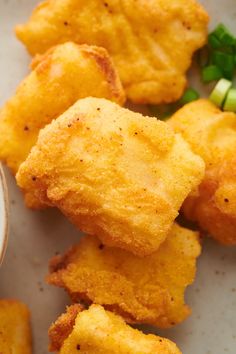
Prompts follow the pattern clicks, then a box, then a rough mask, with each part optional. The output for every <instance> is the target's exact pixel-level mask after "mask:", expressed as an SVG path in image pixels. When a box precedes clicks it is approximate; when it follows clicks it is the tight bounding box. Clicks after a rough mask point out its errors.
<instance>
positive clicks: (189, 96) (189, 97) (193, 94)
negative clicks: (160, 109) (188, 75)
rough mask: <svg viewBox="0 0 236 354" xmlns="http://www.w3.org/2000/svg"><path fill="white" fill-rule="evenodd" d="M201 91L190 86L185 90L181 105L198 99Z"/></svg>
mask: <svg viewBox="0 0 236 354" xmlns="http://www.w3.org/2000/svg"><path fill="white" fill-rule="evenodd" d="M199 97H200V96H199V93H198V92H197V91H195V90H194V89H193V88H189V89H187V90H186V91H185V93H184V94H183V96H182V98H181V99H180V101H179V103H180V104H181V105H185V104H187V103H190V102H192V101H196V100H197V99H198V98H199Z"/></svg>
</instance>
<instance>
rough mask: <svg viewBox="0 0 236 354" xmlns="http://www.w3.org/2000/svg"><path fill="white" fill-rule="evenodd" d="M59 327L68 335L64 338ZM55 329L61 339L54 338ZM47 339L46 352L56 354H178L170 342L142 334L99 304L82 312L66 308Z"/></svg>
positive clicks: (179, 353)
mask: <svg viewBox="0 0 236 354" xmlns="http://www.w3.org/2000/svg"><path fill="white" fill-rule="evenodd" d="M76 311H77V312H78V314H77V316H76V318H74V321H73V322H74V324H72V323H71V322H72V321H71V318H72V317H74V314H73V315H71V312H73V313H75V312H76ZM68 323H69V325H68ZM69 326H71V330H70V332H71V333H70V334H68V328H69ZM63 328H66V335H68V337H67V338H66V339H65V338H64V337H65V335H64V334H63ZM58 329H59V332H60V333H61V336H62V338H60V337H58V335H57V334H58ZM55 334H56V337H54V335H55ZM49 338H50V341H51V345H50V350H51V351H55V350H59V353H60V354H77V353H78V352H80V353H81V354H82V353H84V354H90V353H91V354H94V353H96V354H181V352H180V351H179V349H178V348H177V346H176V345H175V344H174V343H173V342H171V341H170V340H168V339H165V338H162V337H158V336H156V335H153V334H149V335H145V334H144V333H142V332H141V331H139V330H137V329H134V328H132V327H130V326H128V325H127V324H126V323H125V322H124V320H123V319H122V318H121V317H119V316H117V315H115V314H113V313H112V312H110V311H105V310H104V308H103V307H102V306H99V305H92V306H90V308H89V309H88V310H85V311H80V309H79V308H76V307H74V308H73V309H72V310H71V309H70V308H68V310H67V313H66V314H64V315H62V317H60V318H59V319H58V320H57V321H56V322H55V324H54V325H52V326H51V328H50V329H49Z"/></svg>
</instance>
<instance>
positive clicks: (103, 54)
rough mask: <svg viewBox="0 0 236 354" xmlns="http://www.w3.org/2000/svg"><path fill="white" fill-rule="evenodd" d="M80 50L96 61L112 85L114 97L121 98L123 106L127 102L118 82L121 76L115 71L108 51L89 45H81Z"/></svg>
mask: <svg viewBox="0 0 236 354" xmlns="http://www.w3.org/2000/svg"><path fill="white" fill-rule="evenodd" d="M80 48H81V51H83V53H84V54H85V55H86V54H87V55H88V56H90V57H92V58H93V59H94V60H95V61H96V63H97V65H98V66H99V68H100V69H101V71H102V72H103V74H104V76H105V78H106V81H107V82H108V84H109V85H110V89H111V91H112V93H113V95H114V96H115V97H117V98H119V100H120V103H121V104H123V103H124V102H125V94H124V92H122V91H123V90H122V87H121V85H120V83H119V80H118V77H119V76H118V75H119V74H118V72H117V71H116V69H115V64H114V63H113V60H112V58H111V57H110V56H109V54H108V52H107V50H106V49H104V48H102V47H96V46H88V45H81V46H80Z"/></svg>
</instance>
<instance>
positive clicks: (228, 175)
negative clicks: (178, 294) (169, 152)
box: [169, 100, 236, 244]
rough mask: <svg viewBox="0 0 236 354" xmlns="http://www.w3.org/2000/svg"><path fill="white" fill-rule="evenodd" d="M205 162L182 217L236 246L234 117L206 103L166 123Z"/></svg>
mask: <svg viewBox="0 0 236 354" xmlns="http://www.w3.org/2000/svg"><path fill="white" fill-rule="evenodd" d="M169 122H170V124H171V125H172V126H173V127H174V129H175V130H176V131H177V132H179V133H182V135H183V137H184V138H185V139H186V140H187V141H188V142H189V144H190V145H191V147H192V149H193V151H194V152H195V153H197V154H199V155H200V156H201V157H202V158H203V159H204V161H205V163H206V175H205V179H204V180H203V182H202V183H201V185H200V187H199V188H198V190H197V191H196V192H195V193H192V194H191V195H190V196H189V197H188V198H187V200H186V201H185V203H184V207H183V211H184V213H185V215H186V216H187V217H188V218H189V219H191V220H193V221H197V222H198V224H199V225H200V227H201V228H202V229H204V230H206V231H207V232H208V233H209V234H210V235H211V236H213V237H214V238H216V239H217V240H218V241H220V242H221V243H223V244H236V159H235V151H236V115H235V114H234V113H231V112H222V111H221V110H219V109H218V108H217V107H216V106H215V105H213V104H212V103H211V102H209V101H207V100H199V101H196V102H194V103H191V104H188V105H186V106H185V107H184V108H182V109H181V110H179V111H178V112H177V113H176V114H175V115H174V116H173V117H172V118H171V120H170V121H169Z"/></svg>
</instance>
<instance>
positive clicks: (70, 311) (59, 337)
mask: <svg viewBox="0 0 236 354" xmlns="http://www.w3.org/2000/svg"><path fill="white" fill-rule="evenodd" d="M82 310H83V307H82V306H81V305H79V304H75V305H72V306H70V307H67V310H66V313H65V314H62V315H61V316H60V317H59V318H58V319H57V320H56V322H55V323H53V324H52V325H51V327H50V328H49V331H48V335H49V338H50V345H49V351H52V352H53V351H58V350H60V348H61V347H62V345H63V343H64V341H65V340H66V339H67V338H68V337H69V335H70V334H71V332H72V329H73V327H74V324H75V320H76V317H77V315H78V313H79V312H80V311H82Z"/></svg>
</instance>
